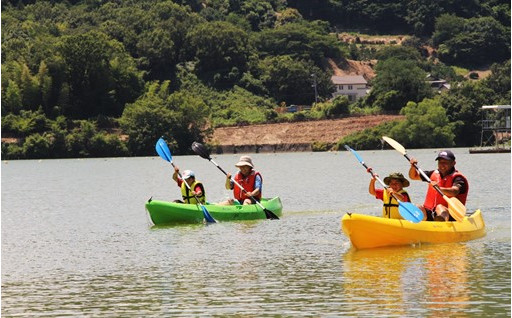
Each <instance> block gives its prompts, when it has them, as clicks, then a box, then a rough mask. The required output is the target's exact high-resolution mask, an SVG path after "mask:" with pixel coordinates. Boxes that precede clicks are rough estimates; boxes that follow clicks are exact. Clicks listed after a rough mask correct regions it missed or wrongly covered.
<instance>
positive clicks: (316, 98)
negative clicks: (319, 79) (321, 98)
mask: <svg viewBox="0 0 512 318" xmlns="http://www.w3.org/2000/svg"><path fill="white" fill-rule="evenodd" d="M311 77H313V85H311V87H314V88H315V104H317V103H318V90H317V89H316V74H311Z"/></svg>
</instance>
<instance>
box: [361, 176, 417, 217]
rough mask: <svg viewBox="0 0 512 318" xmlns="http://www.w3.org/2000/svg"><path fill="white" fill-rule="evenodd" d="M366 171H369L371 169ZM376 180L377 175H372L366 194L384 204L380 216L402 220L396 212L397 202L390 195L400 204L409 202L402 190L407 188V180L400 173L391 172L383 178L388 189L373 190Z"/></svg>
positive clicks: (407, 195) (405, 192)
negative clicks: (368, 193)
mask: <svg viewBox="0 0 512 318" xmlns="http://www.w3.org/2000/svg"><path fill="white" fill-rule="evenodd" d="M368 169H369V170H371V168H368ZM377 178H378V175H377V174H373V178H372V179H371V180H370V185H369V188H368V192H370V194H371V195H373V196H375V198H376V199H378V200H382V201H383V202H384V205H383V207H382V216H383V217H385V218H389V219H403V217H402V216H401V215H400V212H399V211H398V201H397V200H396V199H395V198H394V197H393V195H391V194H394V195H395V196H396V197H397V198H398V200H400V201H402V202H411V198H410V197H409V194H408V193H407V191H405V190H404V188H406V187H408V186H409V180H407V179H406V178H405V177H404V176H403V174H401V173H400V172H393V173H391V174H390V175H389V176H387V177H385V178H384V183H385V184H386V185H387V186H389V188H387V190H385V189H376V188H375V181H376V180H377Z"/></svg>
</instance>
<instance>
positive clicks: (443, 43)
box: [1, 0, 510, 159]
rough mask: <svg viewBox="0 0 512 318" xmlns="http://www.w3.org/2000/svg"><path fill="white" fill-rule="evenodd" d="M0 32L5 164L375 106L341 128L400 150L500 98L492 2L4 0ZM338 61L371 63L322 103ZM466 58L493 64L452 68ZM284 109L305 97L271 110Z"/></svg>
mask: <svg viewBox="0 0 512 318" xmlns="http://www.w3.org/2000/svg"><path fill="white" fill-rule="evenodd" d="M347 32H348V33H351V34H353V35H354V36H355V37H356V38H359V37H358V35H363V34H371V35H379V34H380V35H386V34H394V35H397V34H399V35H402V36H403V38H404V40H403V41H402V42H401V43H400V44H397V43H390V44H383V45H369V44H365V43H361V42H360V41H359V42H358V41H355V42H353V43H348V42H346V41H343V40H342V39H341V38H340V36H339V35H340V34H341V33H347ZM1 36H2V56H1V58H2V77H1V98H2V100H1V102H2V106H1V107H2V109H1V112H2V113H1V114H2V137H15V138H16V141H17V142H14V143H7V142H2V158H4V159H9V158H62V157H100V156H135V155H153V154H154V145H155V141H156V140H157V139H158V137H160V136H164V137H165V139H166V140H167V141H168V143H169V144H170V146H171V147H172V148H173V150H174V151H175V153H177V154H180V153H187V152H189V147H190V144H191V143H192V141H203V140H204V138H205V137H207V136H208V134H210V133H211V129H212V128H214V127H219V126H229V125H246V124H254V123H264V122H282V121H298V120H309V119H326V118H339V117H342V116H350V115H353V114H358V115H361V114H381V113H401V114H403V115H405V116H406V120H404V121H400V122H398V123H392V124H385V125H383V126H378V127H376V128H375V129H374V131H373V132H371V133H368V132H365V135H364V136H362V135H361V136H360V135H353V136H349V137H347V138H349V140H350V141H351V142H352V144H353V145H354V147H355V146H357V147H359V148H371V147H375V146H378V145H380V141H378V137H377V136H378V134H380V133H381V132H383V131H384V132H386V134H388V135H390V136H392V137H394V138H397V139H398V140H400V141H401V143H403V144H404V145H405V146H408V147H434V146H435V147H441V146H447V147H448V146H472V145H474V144H475V143H477V142H478V141H479V131H480V126H479V123H478V121H479V120H480V118H481V114H480V107H481V106H482V105H486V104H510V2H509V1H502V0H483V1H479V2H477V1H457V0H448V1H431V2H428V3H424V2H418V1H409V0H387V1H368V0H365V1H363V0H328V1H327V0H326V1H320V0H288V1H286V0H270V1H263V0H189V1H187V0H181V1H179V0H176V1H170V0H125V1H121V0H117V1H116V0H114V1H107V0H104V1H102V0H83V1H72V0H71V1H41V0H33V1H22V0H19V1H2V29H1ZM347 59H351V60H362V61H370V60H371V61H374V60H376V61H377V62H376V65H375V73H376V76H375V78H374V79H372V80H371V81H370V85H371V92H370V94H369V95H367V96H366V97H365V98H363V99H359V100H358V101H357V102H356V103H352V104H351V103H349V100H348V99H347V98H346V97H337V98H335V99H331V96H332V95H331V94H332V92H333V89H334V88H333V85H332V84H331V81H330V77H331V75H333V70H332V68H331V67H330V66H329V63H328V62H327V61H328V60H329V61H337V62H338V63H340V64H343V63H344V61H346V60H347ZM473 68H489V69H491V71H492V73H491V75H490V76H489V77H487V78H485V79H479V78H476V77H475V76H472V77H473V78H472V79H471V78H468V77H467V76H464V75H466V74H467V73H468V71H469V70H470V69H473ZM427 74H430V75H431V76H432V77H435V78H443V79H446V80H447V81H448V82H449V83H450V85H451V89H450V90H448V91H446V92H443V93H441V94H439V93H438V92H435V91H433V90H432V89H431V88H430V87H429V85H428V83H427V82H426V80H425V79H426V77H427ZM313 86H315V87H314V88H315V89H316V92H317V94H318V96H317V97H318V102H317V103H315V89H313ZM291 104H298V105H312V106H313V107H312V109H311V110H310V111H301V112H297V113H293V114H290V113H288V114H282V113H280V112H278V111H277V110H278V109H279V107H281V108H282V107H283V106H286V105H291ZM120 133H123V134H125V135H127V136H128V138H119V134H120Z"/></svg>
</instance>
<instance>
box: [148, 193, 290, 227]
mask: <svg viewBox="0 0 512 318" xmlns="http://www.w3.org/2000/svg"><path fill="white" fill-rule="evenodd" d="M261 204H262V205H263V206H264V207H265V208H266V209H268V210H270V211H272V212H274V214H276V215H277V216H281V215H282V211H283V205H282V203H281V199H280V198H279V197H275V198H272V199H265V198H264V199H262V200H261ZM204 206H205V207H206V209H207V210H208V212H210V214H211V216H212V217H213V218H214V219H215V220H217V221H238V220H258V219H266V217H265V212H263V209H262V208H261V207H259V206H258V205H256V204H249V205H217V204H209V203H207V204H205V205H204ZM146 210H147V211H148V213H149V216H150V217H151V221H153V223H154V224H155V225H160V224H177V223H202V222H203V218H204V217H203V211H202V210H201V206H199V205H196V204H184V203H174V202H168V201H159V200H151V199H150V200H148V202H146Z"/></svg>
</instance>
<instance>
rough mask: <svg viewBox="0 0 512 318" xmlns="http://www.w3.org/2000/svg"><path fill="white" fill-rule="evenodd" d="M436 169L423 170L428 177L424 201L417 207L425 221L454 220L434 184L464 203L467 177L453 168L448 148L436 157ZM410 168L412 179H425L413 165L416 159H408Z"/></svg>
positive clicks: (453, 157) (467, 188)
mask: <svg viewBox="0 0 512 318" xmlns="http://www.w3.org/2000/svg"><path fill="white" fill-rule="evenodd" d="M436 161H437V169H436V170H430V171H425V174H426V176H427V177H429V178H430V180H431V182H430V184H429V187H428V190H427V195H426V197H425V202H424V203H423V205H422V206H420V207H419V208H420V209H421V210H422V211H423V213H424V214H425V215H426V220H427V221H455V219H454V218H453V217H452V216H450V213H449V211H448V203H447V202H446V200H445V199H444V198H443V196H442V195H441V194H440V193H439V192H437V191H436V189H435V188H434V186H436V185H437V186H439V188H440V189H441V191H442V193H443V194H444V195H445V196H446V197H448V198H452V197H456V198H457V199H458V200H459V201H460V202H462V204H464V205H465V204H466V198H467V196H468V191H469V183H468V180H467V178H466V177H465V176H464V175H463V174H462V173H460V172H459V171H458V170H457V169H456V168H455V164H456V162H455V155H454V154H453V152H452V151H450V150H442V151H441V152H439V154H438V155H437V157H436ZM410 163H411V168H410V169H409V177H410V178H411V179H412V180H421V181H427V180H425V179H424V178H423V177H422V176H421V174H420V173H419V172H418V170H417V169H416V167H415V164H416V163H418V160H416V159H415V158H411V159H410Z"/></svg>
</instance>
